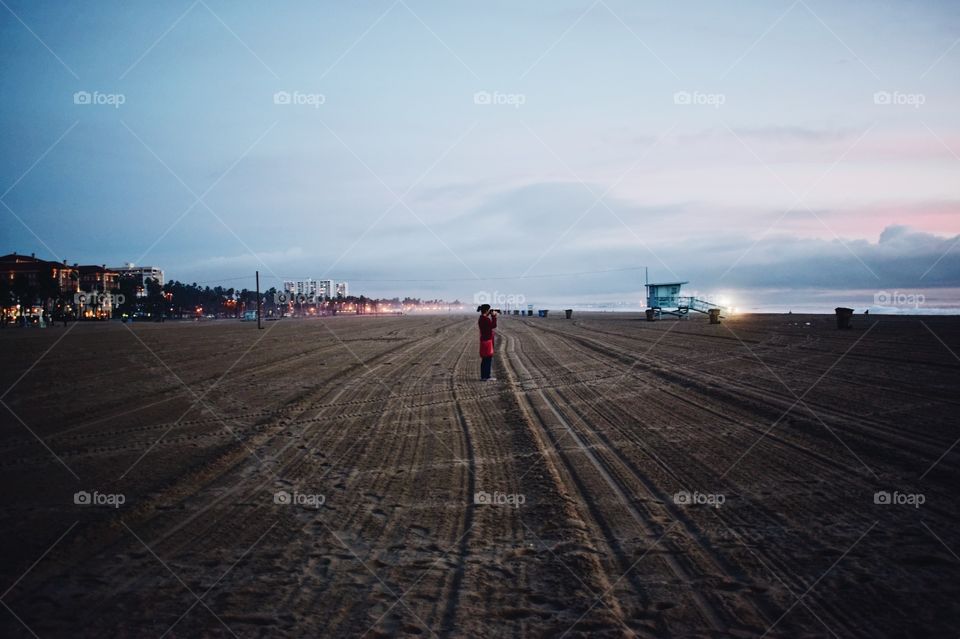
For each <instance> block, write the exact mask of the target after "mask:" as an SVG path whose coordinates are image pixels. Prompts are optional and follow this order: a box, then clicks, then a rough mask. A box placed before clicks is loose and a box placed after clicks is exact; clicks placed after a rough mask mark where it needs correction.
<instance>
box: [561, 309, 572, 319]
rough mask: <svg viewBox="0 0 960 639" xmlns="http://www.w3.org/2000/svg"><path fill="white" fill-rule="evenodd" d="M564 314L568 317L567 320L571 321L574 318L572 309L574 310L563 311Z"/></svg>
mask: <svg viewBox="0 0 960 639" xmlns="http://www.w3.org/2000/svg"><path fill="white" fill-rule="evenodd" d="M563 313H564V315H566V316H567V319H570V318H571V317H573V309H572V308H568V309H566V310H565V311H563Z"/></svg>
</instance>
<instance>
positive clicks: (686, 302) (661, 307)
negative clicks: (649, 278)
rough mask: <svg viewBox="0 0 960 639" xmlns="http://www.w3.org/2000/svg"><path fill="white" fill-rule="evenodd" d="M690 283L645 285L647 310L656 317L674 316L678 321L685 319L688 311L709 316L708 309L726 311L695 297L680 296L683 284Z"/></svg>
mask: <svg viewBox="0 0 960 639" xmlns="http://www.w3.org/2000/svg"><path fill="white" fill-rule="evenodd" d="M689 283H690V282H659V283H656V284H649V283H648V284H647V285H646V286H647V308H648V309H652V310H653V311H654V313H655V315H656V316H657V317H660V316H661V315H675V316H676V317H678V318H680V319H686V318H687V315H688V314H689V313H690V311H696V312H697V313H703V314H704V315H709V314H710V309H713V308H719V309H720V310H721V312H723V311H726V309H724V308H723V307H721V306H718V305H717V304H713V303H711V302H708V301H706V300H701V299H697V298H696V297H690V296H683V295H681V294H680V291H681V289H682V288H683V285H684V284H689Z"/></svg>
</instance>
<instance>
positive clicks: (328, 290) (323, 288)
mask: <svg viewBox="0 0 960 639" xmlns="http://www.w3.org/2000/svg"><path fill="white" fill-rule="evenodd" d="M317 294H318V295H323V297H324V299H330V298H331V297H333V280H317Z"/></svg>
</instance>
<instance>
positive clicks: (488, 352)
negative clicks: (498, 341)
mask: <svg viewBox="0 0 960 639" xmlns="http://www.w3.org/2000/svg"><path fill="white" fill-rule="evenodd" d="M480 357H493V340H492V339H482V340H480Z"/></svg>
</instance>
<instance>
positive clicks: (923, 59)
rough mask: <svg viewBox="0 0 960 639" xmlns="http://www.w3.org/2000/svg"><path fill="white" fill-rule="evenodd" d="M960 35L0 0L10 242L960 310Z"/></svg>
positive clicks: (499, 286) (738, 8) (640, 8)
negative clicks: (894, 299)
mask: <svg viewBox="0 0 960 639" xmlns="http://www.w3.org/2000/svg"><path fill="white" fill-rule="evenodd" d="M958 39H960V4H957V3H951V2H924V3H915V2H842V3H838V2H824V1H822V0H816V1H814V0H810V1H801V0H797V1H796V2H786V1H785V2H780V1H774V2H748V3H744V2H733V3H715V2H694V3H634V2H622V1H618V0H597V1H596V2H592V3H591V2H567V1H557V0H551V1H549V2H548V1H541V2H522V3H518V2H483V3H462V2H458V3H451V2H424V1H422V0H396V1H391V0H386V1H383V2H379V1H377V2H362V3H330V2H322V3H317V2H286V1H284V2H275V3H263V2H234V1H231V2H227V1H225V0H197V1H196V2H190V1H184V2H179V1H178V2H162V3H155V2H128V1H123V2H121V1H113V2H108V1H101V0H97V1H95V2H91V3H79V2H26V1H21V0H0V55H2V65H3V73H2V75H0V94H2V95H3V99H2V100H0V133H2V152H0V194H2V197H0V202H2V204H3V206H0V217H2V218H3V222H2V225H0V252H4V253H6V252H10V251H18V252H22V253H31V252H34V253H36V254H37V255H38V256H39V257H44V258H48V259H58V260H59V259H67V260H68V261H69V262H71V263H73V262H79V263H96V264H103V263H106V264H108V265H118V264H121V263H123V262H135V263H138V264H150V265H156V266H160V267H161V268H163V269H165V271H166V274H167V278H168V279H177V280H181V281H185V282H208V283H210V284H211V285H214V284H217V283H223V284H224V285H226V286H238V287H239V286H249V287H252V286H253V278H252V274H253V271H254V270H255V269H259V270H260V271H261V274H262V277H263V278H264V282H265V284H264V285H265V286H270V285H272V284H275V283H276V282H277V280H278V278H288V277H289V278H293V277H314V278H334V279H338V280H340V279H346V280H348V281H350V282H351V292H354V293H361V292H363V293H366V294H368V295H377V296H380V295H383V296H393V295H406V294H412V295H419V296H424V297H434V296H445V297H447V298H450V299H452V298H455V297H457V298H460V299H461V300H472V297H473V295H474V294H475V293H476V292H478V291H494V290H496V291H499V292H501V293H506V294H517V295H523V296H525V298H526V299H527V300H528V301H530V302H537V301H540V300H543V301H549V302H551V303H553V302H556V303H568V304H571V305H572V304H577V303H586V302H599V301H603V302H614V301H622V302H628V303H636V304H639V303H640V299H641V298H642V291H643V271H642V270H623V269H636V268H637V267H649V269H650V275H651V279H654V280H672V279H675V278H678V279H682V280H689V281H690V282H691V284H690V286H691V288H692V289H694V290H696V291H700V292H703V293H704V294H707V293H723V292H729V293H730V294H731V295H733V296H734V297H736V298H737V301H738V303H740V304H741V305H742V306H743V307H745V308H761V307H763V308H766V307H771V308H772V307H779V308H787V307H790V306H792V302H793V300H796V301H797V303H798V304H807V305H816V304H820V303H821V302H820V300H822V304H823V306H824V310H831V309H832V307H833V306H834V305H836V303H842V302H844V300H845V299H846V298H845V297H844V296H854V295H855V296H856V300H851V303H852V301H860V300H861V299H866V298H865V297H864V296H868V297H871V298H872V296H873V295H874V294H875V292H878V291H894V290H898V291H906V292H918V291H922V292H923V294H925V295H926V296H927V297H928V298H930V299H931V300H936V301H935V302H934V303H933V304H932V306H937V307H942V306H955V305H957V302H956V301H955V300H956V293H957V291H958V290H960V246H958V245H957V240H958V237H960V236H958V233H960V193H958V190H960V187H958V185H960V179H958V178H960V120H958V118H957V114H958V113H960V83H958V78H960V74H958V71H960V44H958V41H960V40H958ZM84 92H85V93H84ZM88 98H89V100H88ZM78 102H79V103H78ZM85 102H89V103H85ZM587 271H610V272H606V273H592V274H583V275H577V276H572V277H543V276H544V275H552V274H562V273H582V272H587ZM517 276H524V277H523V278H522V279H521V278H519V277H517ZM530 276H535V277H530ZM238 278H246V279H244V280H241V279H238ZM488 278H512V279H488ZM383 280H418V281H409V282H388V281H383ZM426 280H435V281H426ZM439 280H445V281H439ZM851 291H857V293H851Z"/></svg>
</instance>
